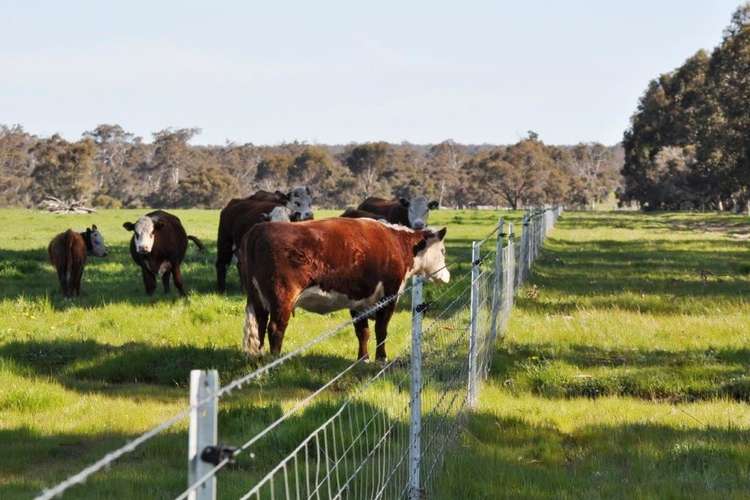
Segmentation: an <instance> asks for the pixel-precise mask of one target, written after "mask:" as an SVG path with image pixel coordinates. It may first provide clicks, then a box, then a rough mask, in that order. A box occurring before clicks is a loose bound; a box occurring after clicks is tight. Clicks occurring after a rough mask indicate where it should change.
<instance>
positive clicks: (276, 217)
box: [263, 207, 291, 222]
mask: <svg viewBox="0 0 750 500" xmlns="http://www.w3.org/2000/svg"><path fill="white" fill-rule="evenodd" d="M290 215H291V210H289V208H287V207H275V208H274V209H273V210H271V211H270V212H268V213H267V214H263V219H264V220H265V221H267V222H289V221H290Z"/></svg>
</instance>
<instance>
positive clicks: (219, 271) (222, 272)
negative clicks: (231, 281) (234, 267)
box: [216, 256, 229, 293]
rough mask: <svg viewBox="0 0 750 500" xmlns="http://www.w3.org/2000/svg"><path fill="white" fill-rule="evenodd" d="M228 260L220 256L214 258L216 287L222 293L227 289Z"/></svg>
mask: <svg viewBox="0 0 750 500" xmlns="http://www.w3.org/2000/svg"><path fill="white" fill-rule="evenodd" d="M228 266H229V262H228V261H225V260H224V259H223V258H222V257H221V256H219V257H217V258H216V289H217V290H218V291H219V292H221V293H224V292H226V290H227V267H228Z"/></svg>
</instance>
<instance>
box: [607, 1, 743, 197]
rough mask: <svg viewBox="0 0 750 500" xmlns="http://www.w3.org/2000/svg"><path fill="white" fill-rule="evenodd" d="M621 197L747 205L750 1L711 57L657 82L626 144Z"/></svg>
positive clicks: (704, 55)
mask: <svg viewBox="0 0 750 500" xmlns="http://www.w3.org/2000/svg"><path fill="white" fill-rule="evenodd" d="M623 146H624V149H625V163H624V166H623V170H622V173H623V178H624V186H623V189H622V192H621V193H620V200H621V202H629V201H635V202H638V203H640V204H641V206H642V207H644V208H645V209H650V210H657V209H699V210H703V209H713V210H735V211H740V210H744V209H745V208H747V207H749V206H750V3H745V4H744V5H742V6H740V7H739V8H738V9H737V10H736V11H735V12H734V14H733V15H732V19H731V22H730V24H729V26H728V27H727V28H726V29H725V30H724V33H723V37H722V41H721V43H720V44H719V45H718V46H717V47H716V48H714V49H713V51H712V52H711V53H710V54H709V53H708V52H706V51H704V50H700V51H698V52H697V53H696V54H695V55H693V56H692V57H690V58H689V59H687V61H685V63H684V64H683V65H682V66H680V67H679V68H677V69H676V70H674V71H671V72H669V73H664V74H662V75H659V77H658V78H656V79H654V80H652V81H651V82H650V83H649V85H648V88H647V89H646V91H645V93H644V94H643V96H642V97H641V99H640V102H639V104H638V109H637V111H636V112H635V114H634V115H633V117H632V119H631V127H630V128H629V129H628V130H627V131H626V132H625V137H624V141H623Z"/></svg>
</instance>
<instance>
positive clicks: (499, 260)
mask: <svg viewBox="0 0 750 500" xmlns="http://www.w3.org/2000/svg"><path fill="white" fill-rule="evenodd" d="M504 225H505V223H504V221H503V218H502V217H501V218H500V221H499V222H498V225H497V242H496V243H495V276H494V278H495V283H494V286H493V289H492V322H491V325H490V346H493V345H495V338H496V337H497V316H498V314H499V313H500V310H501V308H502V306H501V305H502V303H503V300H504V297H505V295H504V294H505V288H504V287H503V283H504V281H503V241H505V234H504V233H503V226H504ZM488 366H489V365H488Z"/></svg>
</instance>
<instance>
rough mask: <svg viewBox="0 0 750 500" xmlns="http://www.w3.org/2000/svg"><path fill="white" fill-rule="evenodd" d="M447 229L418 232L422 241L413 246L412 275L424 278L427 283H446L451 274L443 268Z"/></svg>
mask: <svg viewBox="0 0 750 500" xmlns="http://www.w3.org/2000/svg"><path fill="white" fill-rule="evenodd" d="M446 231H447V228H443V229H441V230H439V231H437V232H435V231H431V230H429V229H427V230H424V231H420V233H421V235H422V240H421V241H420V242H419V243H417V244H416V245H414V273H415V274H419V275H422V276H425V277H426V278H427V279H428V280H429V281H439V282H441V283H448V282H449V281H450V279H451V273H450V271H448V269H447V268H446V267H445V243H443V239H444V238H445V233H446Z"/></svg>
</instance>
